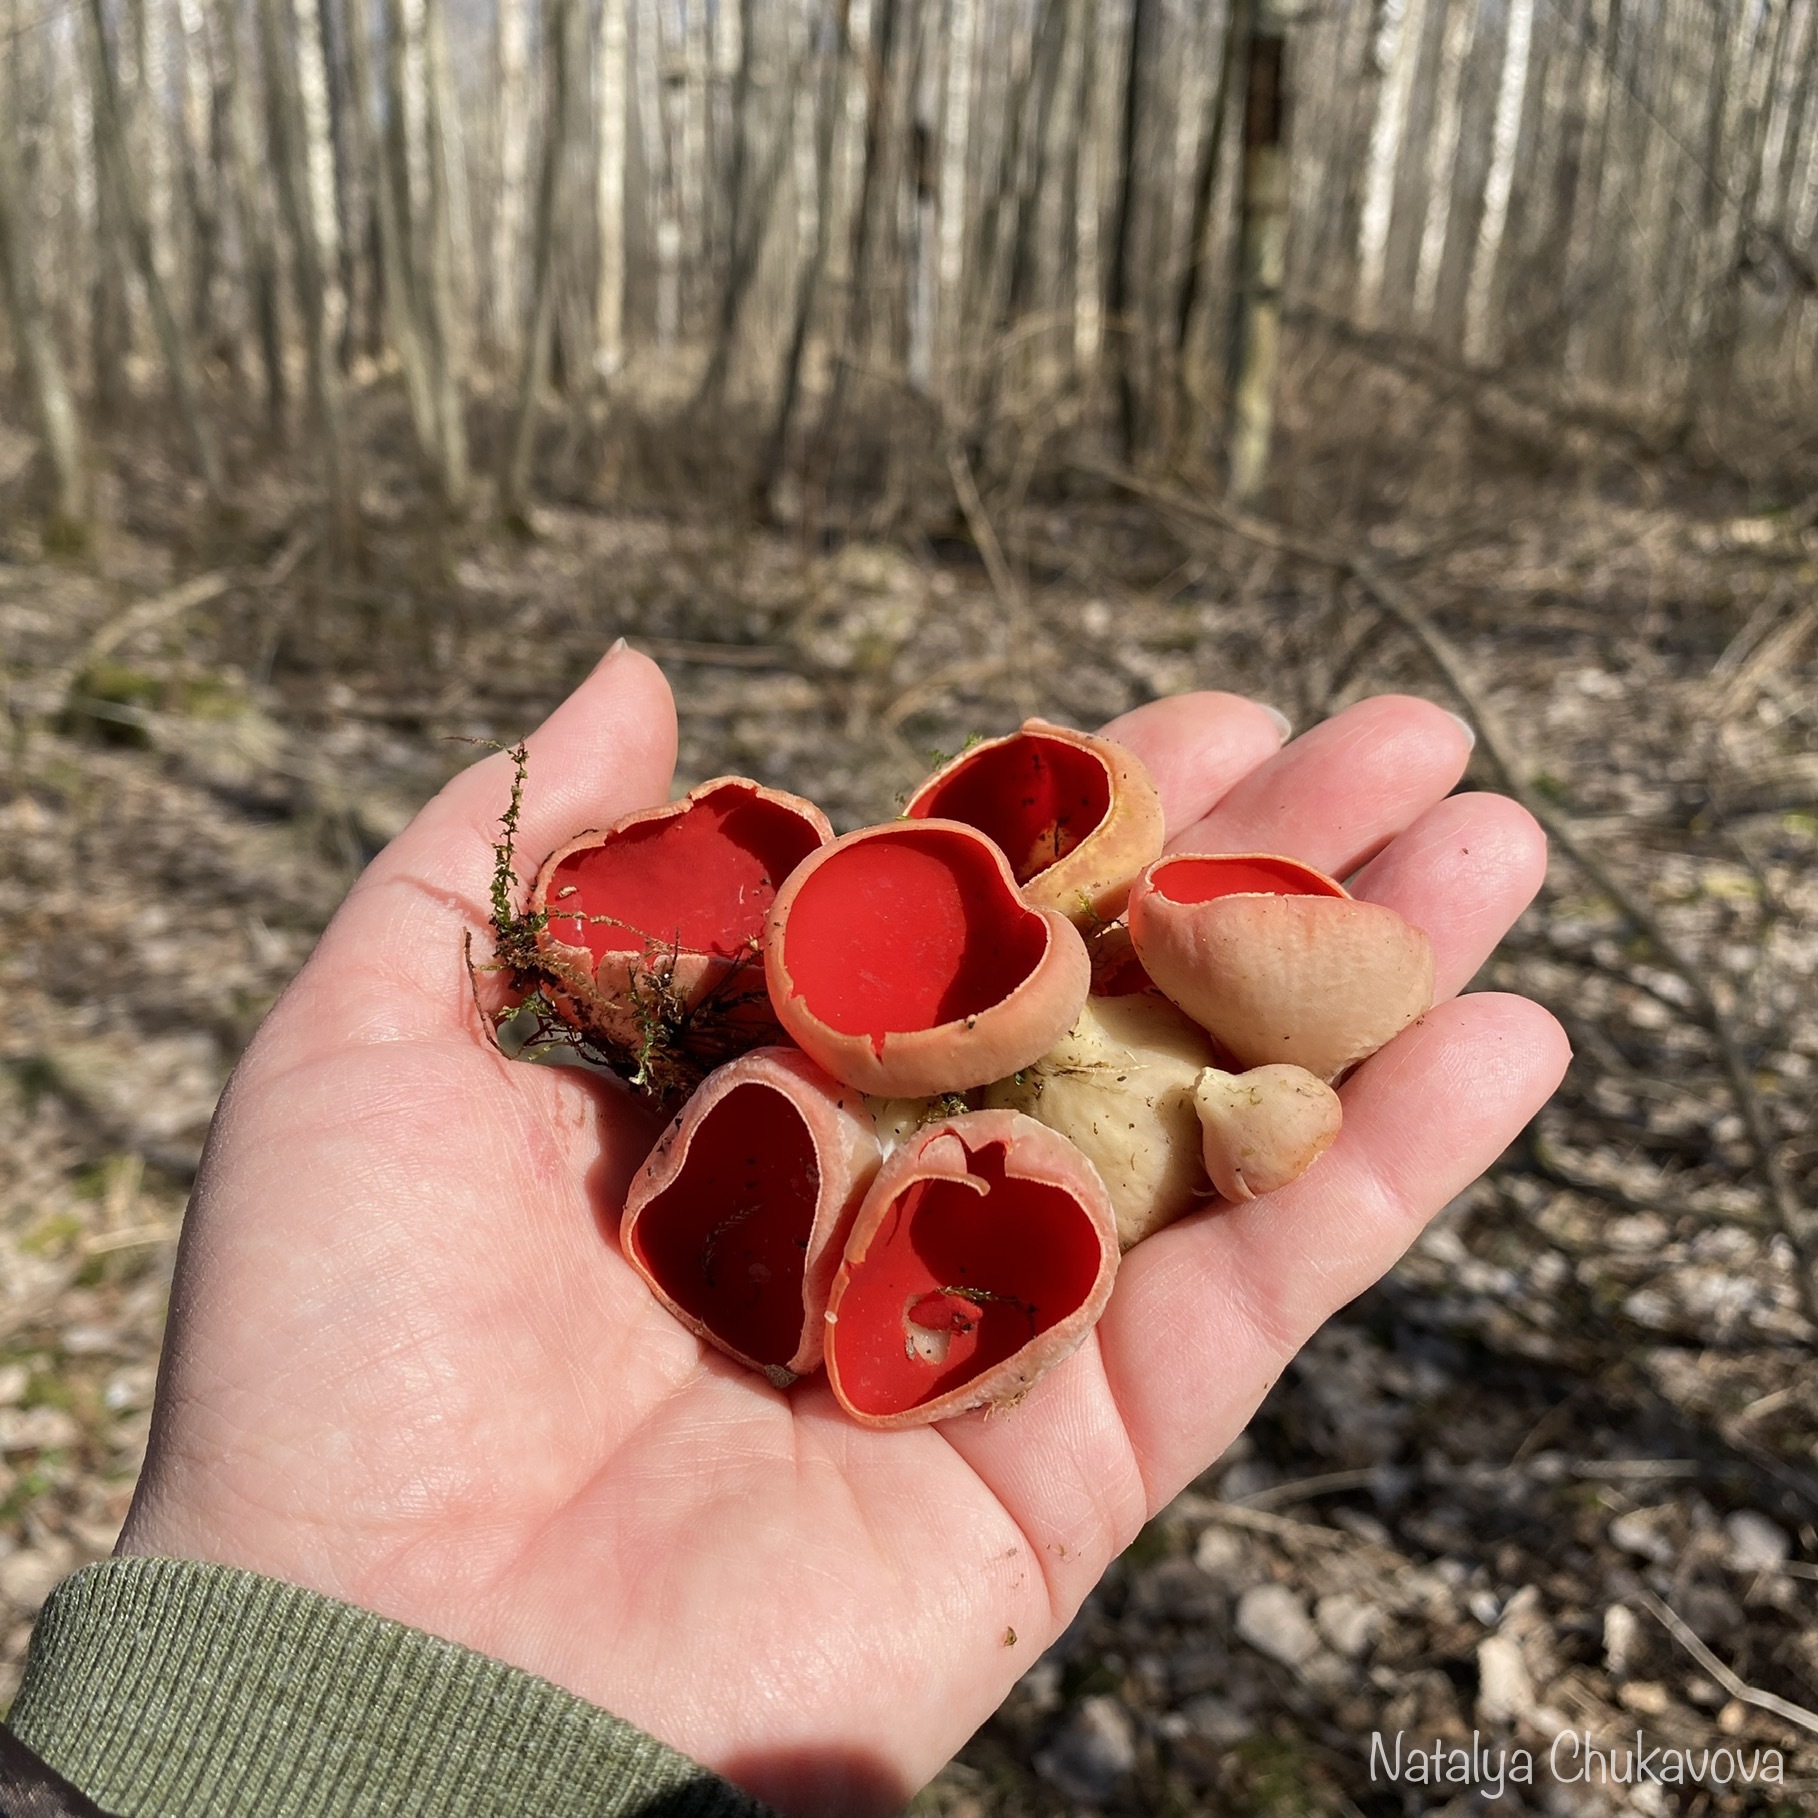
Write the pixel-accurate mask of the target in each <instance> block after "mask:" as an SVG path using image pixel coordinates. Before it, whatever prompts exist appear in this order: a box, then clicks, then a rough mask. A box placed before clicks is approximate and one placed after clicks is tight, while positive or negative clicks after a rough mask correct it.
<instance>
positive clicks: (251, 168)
mask: <svg viewBox="0 0 1818 1818" xmlns="http://www.w3.org/2000/svg"><path fill="white" fill-rule="evenodd" d="M215 23H216V26H217V28H218V30H217V39H218V42H219V44H220V46H221V60H222V63H223V65H224V66H225V71H226V80H227V93H226V95H225V97H224V98H223V105H224V106H225V109H226V113H227V143H228V146H229V148H230V150H231V152H232V157H233V166H232V170H231V172H230V175H229V188H230V190H231V192H232V195H233V200H234V215H235V221H236V224H237V226H238V228H239V235H240V246H241V249H242V253H243V256H244V257H245V260H246V264H247V276H248V279H249V282H250V286H251V290H252V296H251V299H250V307H251V314H252V322H253V333H254V335H255V337H256V339H257V341H258V344H259V364H260V367H261V369H262V370H263V372H264V375H265V423H266V428H267V429H268V430H269V431H270V433H271V434H272V435H273V436H274V437H276V436H278V435H280V434H282V433H283V428H284V410H285V403H286V399H287V394H288V391H289V385H288V381H287V379H286V376H285V371H284V319H283V303H282V298H281V295H280V284H279V276H278V244H277V237H276V234H275V233H274V231H273V225H272V210H271V209H270V208H268V207H267V206H266V200H265V190H264V181H263V179H264V173H265V167H266V160H265V158H264V157H263V156H262V155H261V153H260V150H259V135H258V132H257V129H256V128H255V127H254V124H253V106H252V88H251V83H250V82H249V80H248V75H247V67H246V59H245V56H244V54H243V51H242V47H241V43H240V17H239V8H238V7H237V6H235V5H234V4H233V0H221V4H220V5H219V7H218V9H217V11H216V14H215Z"/></svg>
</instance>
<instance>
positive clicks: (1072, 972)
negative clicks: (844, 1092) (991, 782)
mask: <svg viewBox="0 0 1818 1818" xmlns="http://www.w3.org/2000/svg"><path fill="white" fill-rule="evenodd" d="M764 966H765V973H766V976H767V978H768V980H769V985H770V1002H771V1006H772V1008H773V1009H774V1010H775V1012H776V1017H777V1021H778V1022H779V1023H781V1025H782V1027H783V1028H784V1030H785V1031H786V1032H787V1033H788V1035H789V1037H790V1038H791V1039H792V1040H793V1041H794V1042H796V1043H797V1045H798V1046H800V1047H801V1048H802V1049H803V1050H804V1051H805V1052H806V1053H808V1054H810V1055H812V1056H813V1057H814V1059H815V1060H816V1061H818V1062H819V1063H820V1065H821V1066H822V1067H824V1068H825V1069H826V1070H827V1071H828V1072H829V1073H831V1074H832V1075H833V1076H834V1077H835V1078H836V1079H839V1080H843V1081H844V1082H845V1083H846V1084H847V1085H849V1086H856V1087H857V1088H858V1089H859V1091H861V1092H865V1093H868V1094H871V1095H873V1096H875V1097H879V1098H922V1097H927V1096H929V1095H932V1094H935V1093H942V1092H963V1091H966V1090H968V1089H969V1088H971V1087H973V1086H982V1085H985V1084H986V1083H987V1082H989V1081H991V1080H994V1079H1001V1078H1002V1077H1003V1076H1004V1075H1005V1074H1007V1073H1014V1072H1015V1071H1016V1069H1017V1068H1018V1067H1024V1066H1027V1065H1028V1064H1029V1062H1031V1061H1032V1060H1034V1059H1035V1058H1036V1057H1037V1056H1038V1055H1040V1054H1042V1053H1044V1052H1045V1051H1046V1050H1047V1049H1049V1048H1050V1047H1052V1046H1053V1045H1054V1043H1055V1042H1056V1041H1058V1040H1059V1039H1060V1037H1061V1036H1062V1035H1063V1034H1065V1033H1066V1031H1067V1029H1068V1028H1069V1027H1070V1026H1071V1025H1072V1022H1073V1019H1074V1017H1075V1016H1077V1015H1078V1014H1079V1007H1080V1005H1081V1004H1082V1003H1084V1002H1085V998H1086V987H1087V983H1088V981H1089V977H1090V971H1091V968H1090V963H1089V961H1088V960H1087V958H1086V948H1085V943H1084V942H1083V941H1082V940H1081V939H1080V936H1079V931H1078V930H1077V929H1076V928H1075V927H1074V926H1073V924H1072V923H1071V922H1069V921H1068V920H1067V918H1066V917H1065V916H1064V915H1062V914H1060V913H1059V912H1058V911H1056V910H1053V909H1035V908H1032V907H1031V906H1030V905H1029V904H1028V903H1026V902H1024V900H1023V899H1022V897H1021V896H1020V895H1019V894H1018V892H1017V888H1016V880H1015V879H1014V878H1013V877H1012V876H1011V874H1010V868H1009V866H1008V864H1007V863H1006V862H1005V860H1004V856H1003V854H1002V853H1001V852H1000V851H999V850H998V849H997V847H996V846H994V845H993V844H992V843H991V841H990V840H988V839H987V838H986V837H985V836H984V835H983V834H982V833H980V832H979V831H978V830H977V829H976V828H973V827H968V826H965V825H962V824H961V823H960V822H958V821H935V820H923V821H893V822H891V823H889V824H888V825H886V826H882V827H867V828H863V829H861V830H860V831H859V832H857V833H849V834H847V835H846V836H845V837H844V838H843V839H837V840H835V841H833V843H832V844H831V845H827V846H823V847H821V848H820V850H819V851H818V852H814V853H812V854H810V855H809V857H808V858H807V859H806V860H804V861H803V863H802V864H801V865H799V866H798V867H797V868H796V870H795V872H794V873H793V874H792V875H791V876H790V878H789V880H788V881H787V882H786V883H785V884H784V886H783V888H782V890H781V891H780V892H778V894H777V899H776V903H775V905H774V907H773V908H772V910H771V913H770V927H769V934H768V936H767V938H766V941H765V947H764Z"/></svg>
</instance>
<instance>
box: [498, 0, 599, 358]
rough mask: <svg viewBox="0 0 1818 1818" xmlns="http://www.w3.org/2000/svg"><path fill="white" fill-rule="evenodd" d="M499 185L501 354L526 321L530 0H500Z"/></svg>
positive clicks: (508, 351) (509, 352)
mask: <svg viewBox="0 0 1818 1818" xmlns="http://www.w3.org/2000/svg"><path fill="white" fill-rule="evenodd" d="M498 9H499V10H498V59H499V105H498V114H497V120H498V126H497V133H498V160H497V170H498V187H497V191H496V196H495V200H494V204H493V214H492V259H491V275H490V281H489V283H488V285H487V292H486V304H487V339H488V340H489V342H490V343H491V346H492V351H493V352H494V354H496V355H497V356H498V357H499V358H500V359H505V360H509V359H510V358H511V357H512V356H513V355H514V354H515V353H516V352H517V350H518V346H519V337H520V330H521V327H522V323H523V316H522V313H521V309H522V298H523V286H522V285H521V284H520V282H519V276H520V273H521V272H522V270H523V263H522V261H523V256H524V196H525V189H526V184H527V179H528V174H529V169H530V146H529V134H530V120H529V109H528V106H527V98H528V94H529V80H530V9H529V0H498ZM603 10H604V13H605V16H606V17H607V18H608V19H610V18H612V17H613V16H615V15H616V16H617V17H618V19H619V21H620V24H621V27H622V26H623V21H624V13H623V11H622V9H621V6H620V5H619V4H617V3H615V0H603Z"/></svg>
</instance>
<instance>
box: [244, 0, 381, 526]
mask: <svg viewBox="0 0 1818 1818" xmlns="http://www.w3.org/2000/svg"><path fill="white" fill-rule="evenodd" d="M280 5H281V0H259V35H260V40H261V43H262V45H263V47H264V61H265V102H266V111H267V118H268V122H269V128H270V135H271V161H272V167H273V169H274V171H275V172H276V174H277V180H278V194H279V197H280V198H281V199H282V201H283V204H284V215H285V220H286V223H287V225H288V226H289V228H290V243H291V264H292V268H293V273H294V276H295V279H296V286H297V303H298V307H299V308H300V309H301V311H302V315H303V325H304V333H305V347H306V351H307V354H308V360H309V394H310V402H311V404H312V406H313V407H314V411H315V417H316V434H317V436H318V438H319V440H320V444H321V451H322V477H323V480H324V482H325V484H326V487H327V491H328V506H329V514H330V521H331V523H332V526H333V535H334V541H335V546H336V548H337V550H338V551H340V552H341V553H343V554H345V553H346V552H347V551H349V550H350V549H351V548H352V547H353V544H354V541H355V538H356V535H357V529H358V525H357V507H356V494H355V489H354V483H353V476H352V472H351V470H350V467H349V455H348V450H347V438H346V432H345V428H344V425H343V422H342V409H341V375H340V371H339V368H338V367H337V366H336V363H335V345H336V342H337V340H338V339H339V325H338V324H337V323H336V322H335V321H334V319H333V317H332V316H331V314H330V310H329V294H330V279H329V274H328V270H327V265H326V262H325V260H324V258H323V254H322V245H321V242H320V240H318V239H317V237H316V219H315V209H314V206H313V185H312V181H311V167H310V157H311V147H310V143H309V129H308V124H307V122H306V120H305V117H304V104H303V99H302V95H301V93H300V87H301V85H300V83H299V80H298V75H297V67H296V64H295V62H293V60H292V55H291V45H290V44H289V43H287V42H286V32H285V20H284V17H283V15H282V13H281V12H280V10H279V9H280ZM297 48H298V50H299V51H300V50H301V49H302V46H301V45H298V47H297Z"/></svg>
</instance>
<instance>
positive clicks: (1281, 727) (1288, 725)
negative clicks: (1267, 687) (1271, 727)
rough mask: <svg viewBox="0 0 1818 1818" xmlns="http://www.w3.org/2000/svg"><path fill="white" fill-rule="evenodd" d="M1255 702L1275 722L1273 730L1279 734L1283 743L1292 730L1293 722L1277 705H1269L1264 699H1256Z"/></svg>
mask: <svg viewBox="0 0 1818 1818" xmlns="http://www.w3.org/2000/svg"><path fill="white" fill-rule="evenodd" d="M1256 704H1257V706H1259V707H1260V708H1261V709H1262V710H1263V712H1264V713H1266V714H1267V715H1268V716H1269V718H1270V719H1272V720H1273V721H1274V722H1275V730H1276V731H1277V732H1279V733H1280V734H1281V736H1282V742H1283V743H1284V744H1285V743H1286V742H1287V737H1288V734H1289V733H1291V732H1292V731H1293V730H1294V722H1293V721H1292V720H1291V719H1289V718H1288V716H1287V715H1286V714H1285V713H1283V712H1282V710H1281V709H1280V708H1279V707H1271V706H1270V705H1269V704H1268V703H1267V702H1266V701H1258V702H1257V703H1256Z"/></svg>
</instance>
